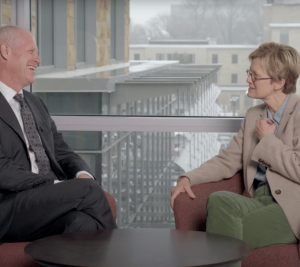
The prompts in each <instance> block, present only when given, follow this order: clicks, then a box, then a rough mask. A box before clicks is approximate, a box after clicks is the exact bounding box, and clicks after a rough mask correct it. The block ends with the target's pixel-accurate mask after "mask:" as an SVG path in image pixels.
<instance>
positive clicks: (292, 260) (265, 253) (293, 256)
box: [174, 173, 300, 267]
mask: <svg viewBox="0 0 300 267" xmlns="http://www.w3.org/2000/svg"><path fill="white" fill-rule="evenodd" d="M192 190H193V192H194V194H195V195H196V198H195V199H194V200H192V199H191V198H190V197H189V196H188V195H187V194H186V193H181V194H180V195H179V196H178V197H177V198H176V199H175V203H174V216H175V224H176V229H180V230H194V231H205V230H206V201H207V198H208V196H209V195H210V194H211V193H213V192H216V191H231V192H234V193H237V194H242V192H243V191H244V185H243V180H242V175H241V173H237V174H236V175H234V176H233V177H232V178H231V179H228V180H223V181H220V182H217V183H207V184H199V185H195V186H193V187H192ZM242 267H300V260H299V256H298V244H291V245H274V246H269V247H264V248H258V249H254V250H253V251H252V253H251V255H250V256H249V257H248V258H246V259H244V260H243V261H242Z"/></svg>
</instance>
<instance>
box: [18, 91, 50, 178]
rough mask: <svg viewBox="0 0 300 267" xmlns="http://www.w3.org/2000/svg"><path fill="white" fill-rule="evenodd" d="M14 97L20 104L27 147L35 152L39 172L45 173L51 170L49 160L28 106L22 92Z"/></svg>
mask: <svg viewBox="0 0 300 267" xmlns="http://www.w3.org/2000/svg"><path fill="white" fill-rule="evenodd" d="M14 99H15V100H16V101H18V102H19V103H20V105H21V115H22V119H23V123H24V131H25V133H26V136H27V139H28V142H29V149H30V150H31V151H33V152H34V154H35V157H36V163H37V165H38V168H39V174H41V175H45V174H47V173H48V172H49V171H50V170H51V167H50V162H49V159H48V157H47V155H46V152H45V149H44V147H43V145H42V142H41V140H40V137H39V134H38V131H37V129H36V126H35V122H34V119H33V115H32V113H31V110H30V108H29V107H28V105H27V103H26V101H25V99H24V98H23V97H22V94H16V95H15V96H14Z"/></svg>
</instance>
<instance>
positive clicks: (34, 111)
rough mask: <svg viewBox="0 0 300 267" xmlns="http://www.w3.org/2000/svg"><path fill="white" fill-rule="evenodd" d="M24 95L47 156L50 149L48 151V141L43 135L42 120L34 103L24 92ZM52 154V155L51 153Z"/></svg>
mask: <svg viewBox="0 0 300 267" xmlns="http://www.w3.org/2000/svg"><path fill="white" fill-rule="evenodd" d="M24 97H25V100H26V102H27V104H28V106H29V108H30V110H31V113H32V116H33V118H34V121H35V125H36V129H37V131H38V133H39V136H40V138H41V140H42V143H43V146H44V148H45V150H46V152H47V154H48V157H49V153H50V154H51V151H50V148H49V145H48V142H47V138H46V137H45V134H44V131H43V127H42V125H43V120H42V118H41V116H40V112H39V111H38V109H37V107H36V106H35V105H34V103H33V102H32V101H31V100H30V99H29V97H27V94H26V93H24ZM51 156H52V155H51Z"/></svg>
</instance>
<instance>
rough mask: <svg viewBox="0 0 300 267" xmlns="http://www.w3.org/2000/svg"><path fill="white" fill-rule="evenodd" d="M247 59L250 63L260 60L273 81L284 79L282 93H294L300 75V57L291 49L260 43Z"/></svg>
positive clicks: (270, 43) (281, 45)
mask: <svg viewBox="0 0 300 267" xmlns="http://www.w3.org/2000/svg"><path fill="white" fill-rule="evenodd" d="M248 58H249V59H250V61H252V60H253V59H255V58H260V59H261V61H262V65H263V67H264V68H265V70H266V72H267V74H268V75H269V76H270V77H271V78H272V79H273V80H274V81H280V80H281V79H284V80H285V84H284V88H283V90H282V92H283V93H285V94H291V93H295V92H296V83H297V79H298V77H299V74H300V56H299V53H298V52H297V51H296V50H295V49H294V48H293V47H291V46H289V45H285V44H277V43H274V42H268V43H262V44H261V45H260V46H259V47H258V48H257V49H256V50H254V51H253V52H252V53H251V54H250V55H249V57H248Z"/></svg>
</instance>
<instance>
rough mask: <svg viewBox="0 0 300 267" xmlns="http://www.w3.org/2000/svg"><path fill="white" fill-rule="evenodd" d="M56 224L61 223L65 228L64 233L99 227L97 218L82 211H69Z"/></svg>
mask: <svg viewBox="0 0 300 267" xmlns="http://www.w3.org/2000/svg"><path fill="white" fill-rule="evenodd" d="M56 224H60V227H63V228H64V230H63V233H74V232H83V231H90V230H97V229H98V227H97V224H96V222H95V220H94V219H93V218H92V217H91V216H89V215H87V214H85V213H83V212H81V211H72V212H69V213H68V214H66V215H65V216H63V217H62V218H60V219H59V220H58V222H57V223H56Z"/></svg>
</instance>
